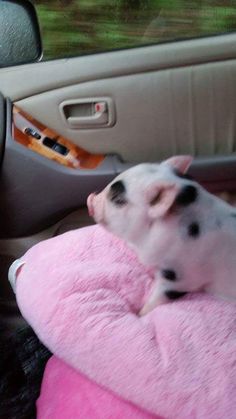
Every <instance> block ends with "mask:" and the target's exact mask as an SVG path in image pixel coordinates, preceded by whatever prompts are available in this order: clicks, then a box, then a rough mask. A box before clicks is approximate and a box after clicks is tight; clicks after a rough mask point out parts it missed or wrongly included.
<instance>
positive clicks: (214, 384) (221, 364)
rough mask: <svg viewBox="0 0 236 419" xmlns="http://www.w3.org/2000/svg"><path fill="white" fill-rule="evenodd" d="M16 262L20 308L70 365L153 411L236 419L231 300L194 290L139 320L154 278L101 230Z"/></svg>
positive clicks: (45, 245) (43, 246)
mask: <svg viewBox="0 0 236 419" xmlns="http://www.w3.org/2000/svg"><path fill="white" fill-rule="evenodd" d="M22 259H23V260H24V261H25V264H24V265H23V267H22V269H21V271H20V272H19V274H18V279H17V282H16V296H17V301H18V304H19V307H20V309H21V312H22V314H23V315H24V317H25V318H26V320H27V321H28V322H29V323H30V324H31V326H32V327H33V329H34V330H35V332H36V333H37V335H38V336H39V338H40V339H41V340H42V342H43V343H44V344H45V345H46V346H47V347H48V348H49V349H50V350H51V351H52V352H53V353H54V354H56V355H57V356H58V357H59V358H60V359H62V360H64V361H65V362H66V363H67V364H68V365H69V366H71V367H73V368H75V370H77V371H79V372H81V373H83V374H84V375H85V376H86V377H88V378H90V379H91V380H93V381H94V382H96V383H98V384H99V385H101V386H103V387H105V388H107V389H108V390H110V391H112V392H114V394H117V395H118V396H119V397H121V398H123V399H124V400H127V401H129V402H131V403H133V404H134V405H136V406H138V407H140V408H142V409H144V410H146V411H148V412H150V413H151V414H154V415H160V416H161V417H165V418H181V419H184V418H186V419H187V418H188V419H189V418H208V419H211V418H214V419H215V418H220V417H227V418H228V419H231V418H232V419H233V418H234V417H235V410H236V397H235V394H236V303H232V302H227V301H223V300H220V299H216V298H214V297H210V296H208V295H201V294H196V295H191V296H187V297H184V298H183V299H181V300H179V301H177V302H174V303H170V304H166V305H163V306H160V307H157V308H156V309H155V310H153V311H152V312H151V313H149V314H148V315H146V316H144V317H142V318H139V317H138V316H137V313H138V311H139V310H140V308H141V307H142V304H143V301H144V299H145V295H147V293H148V291H149V290H150V287H151V285H152V281H153V273H152V272H151V270H148V269H147V268H145V267H144V266H142V265H141V264H140V263H139V261H138V260H137V258H136V256H135V255H134V253H133V252H132V251H131V250H130V249H129V248H127V247H126V245H125V244H124V243H123V242H122V241H121V240H119V239H117V238H114V237H113V236H112V235H111V234H110V233H107V232H106V231H105V230H104V229H103V228H101V227H100V226H93V227H88V228H84V229H81V230H76V231H72V232H69V233H66V234H64V235H62V236H58V237H55V238H53V239H50V240H47V241H44V242H41V243H39V244H38V245H36V246H34V247H33V248H32V249H30V250H29V251H28V252H27V253H26V254H25V255H24V257H23V258H22Z"/></svg>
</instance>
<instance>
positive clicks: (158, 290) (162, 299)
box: [139, 279, 169, 316]
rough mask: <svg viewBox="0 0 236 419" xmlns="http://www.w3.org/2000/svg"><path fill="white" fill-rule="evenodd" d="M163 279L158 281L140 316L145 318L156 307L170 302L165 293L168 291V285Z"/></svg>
mask: <svg viewBox="0 0 236 419" xmlns="http://www.w3.org/2000/svg"><path fill="white" fill-rule="evenodd" d="M165 282H166V281H163V279H156V280H155V283H154V285H153V288H152V290H151V294H150V295H149V297H148V300H147V301H146V303H145V304H144V306H143V308H142V309H141V310H140V312H139V316H144V315H145V314H147V313H149V311H151V310H153V309H154V308H155V307H157V306H159V305H161V304H165V303H167V302H169V298H168V297H167V296H166V295H165V292H166V291H167V290H168V286H167V285H168V284H166V283H165Z"/></svg>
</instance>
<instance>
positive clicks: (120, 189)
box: [108, 180, 127, 207]
mask: <svg viewBox="0 0 236 419" xmlns="http://www.w3.org/2000/svg"><path fill="white" fill-rule="evenodd" d="M125 194H126V189H125V185H124V183H123V182H122V181H121V180H118V181H117V182H115V183H113V184H112V185H111V186H110V189H109V192H108V198H109V200H110V201H111V202H113V203H114V204H115V205H117V206H119V207H121V206H123V205H125V204H126V203H127V199H126V197H125Z"/></svg>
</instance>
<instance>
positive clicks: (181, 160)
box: [162, 155, 193, 174]
mask: <svg viewBox="0 0 236 419" xmlns="http://www.w3.org/2000/svg"><path fill="white" fill-rule="evenodd" d="M192 161H193V157H192V156H188V155H186V156H173V157H170V158H169V159H167V160H165V161H163V163H162V164H165V165H168V166H170V167H172V168H173V169H176V170H178V171H179V172H180V173H182V174H184V173H186V172H187V170H188V168H189V166H190V165H191V163H192Z"/></svg>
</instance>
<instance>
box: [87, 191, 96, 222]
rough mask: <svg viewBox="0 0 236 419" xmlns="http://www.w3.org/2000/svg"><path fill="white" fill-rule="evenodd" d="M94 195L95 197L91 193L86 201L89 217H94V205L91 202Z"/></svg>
mask: <svg viewBox="0 0 236 419" xmlns="http://www.w3.org/2000/svg"><path fill="white" fill-rule="evenodd" d="M95 195H96V194H95V193H91V194H90V195H89V196H88V199H87V207H88V212H89V215H90V217H94V203H93V201H94V197H95Z"/></svg>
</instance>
